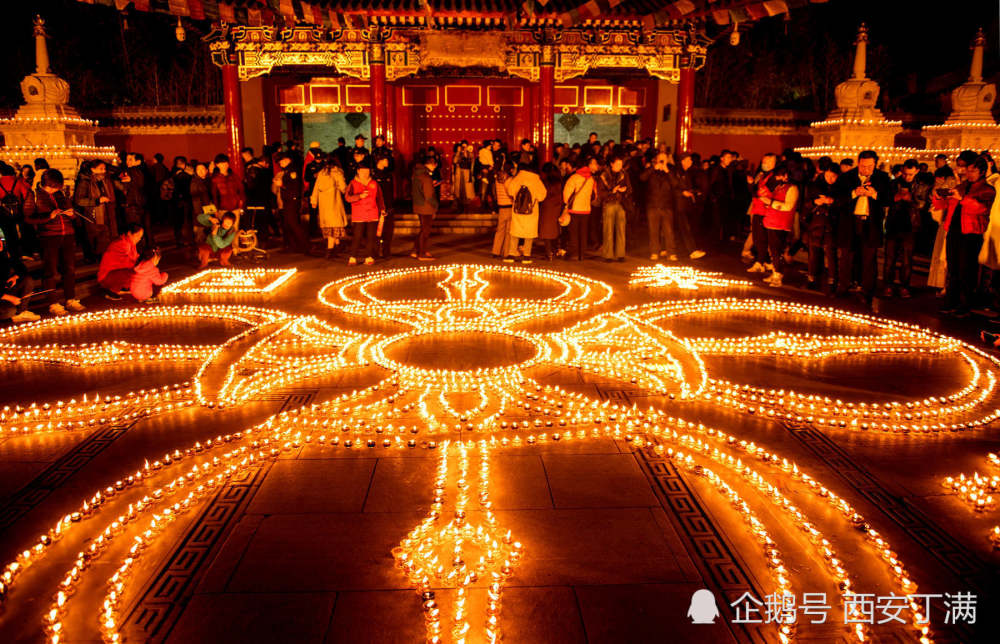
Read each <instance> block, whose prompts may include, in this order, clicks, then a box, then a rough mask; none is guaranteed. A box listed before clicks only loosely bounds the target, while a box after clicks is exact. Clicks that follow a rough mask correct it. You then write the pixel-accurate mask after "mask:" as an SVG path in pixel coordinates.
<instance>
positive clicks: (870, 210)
mask: <svg viewBox="0 0 1000 644" xmlns="http://www.w3.org/2000/svg"><path fill="white" fill-rule="evenodd" d="M877 165H878V155H877V154H876V153H875V152H874V150H865V151H864V152H862V153H861V154H859V155H858V163H857V165H856V166H855V167H854V168H852V169H851V170H849V171H847V172H845V173H844V174H842V175H840V178H839V179H837V183H836V184H835V185H834V204H833V205H834V212H835V213H836V217H837V264H838V269H839V271H838V272H839V273H840V276H839V279H838V280H837V295H838V296H843V295H846V293H847V289H848V288H850V286H851V272H852V268H853V267H854V259H855V257H860V259H861V293H862V295H863V296H864V299H865V302H866V303H868V304H871V301H872V297H873V296H874V294H875V281H876V278H877V277H878V250H879V248H881V246H882V224H883V222H884V221H885V211H886V209H887V208H888V206H889V205H890V204H891V203H892V186H891V184H890V181H889V175H887V174H886V173H885V172H882V171H881V170H877V169H876V166H877Z"/></svg>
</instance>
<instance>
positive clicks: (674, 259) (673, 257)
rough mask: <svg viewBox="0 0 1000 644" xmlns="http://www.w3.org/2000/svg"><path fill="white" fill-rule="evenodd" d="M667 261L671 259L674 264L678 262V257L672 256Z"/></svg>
mask: <svg viewBox="0 0 1000 644" xmlns="http://www.w3.org/2000/svg"><path fill="white" fill-rule="evenodd" d="M667 259H669V260H670V261H672V262H676V261H677V255H671V256H670V257H668V258H667Z"/></svg>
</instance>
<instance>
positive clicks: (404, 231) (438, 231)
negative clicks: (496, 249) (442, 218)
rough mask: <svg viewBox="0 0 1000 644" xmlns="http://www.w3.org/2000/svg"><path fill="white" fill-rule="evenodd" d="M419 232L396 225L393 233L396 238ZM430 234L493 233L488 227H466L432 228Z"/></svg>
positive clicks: (410, 227) (416, 229)
mask: <svg viewBox="0 0 1000 644" xmlns="http://www.w3.org/2000/svg"><path fill="white" fill-rule="evenodd" d="M419 232H420V228H419V227H412V226H399V225H398V224H397V225H396V230H395V232H394V233H393V234H394V235H397V236H402V235H416V234H417V233H419ZM431 232H432V234H441V235H482V234H485V233H489V232H493V228H491V227H489V226H480V227H468V226H434V227H433V228H431Z"/></svg>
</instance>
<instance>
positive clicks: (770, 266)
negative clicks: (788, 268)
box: [764, 264, 774, 271]
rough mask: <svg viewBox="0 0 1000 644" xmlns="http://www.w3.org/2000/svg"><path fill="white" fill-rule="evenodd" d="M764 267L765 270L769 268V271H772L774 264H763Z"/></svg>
mask: <svg viewBox="0 0 1000 644" xmlns="http://www.w3.org/2000/svg"><path fill="white" fill-rule="evenodd" d="M764 268H765V269H767V270H769V271H773V270H774V264H764Z"/></svg>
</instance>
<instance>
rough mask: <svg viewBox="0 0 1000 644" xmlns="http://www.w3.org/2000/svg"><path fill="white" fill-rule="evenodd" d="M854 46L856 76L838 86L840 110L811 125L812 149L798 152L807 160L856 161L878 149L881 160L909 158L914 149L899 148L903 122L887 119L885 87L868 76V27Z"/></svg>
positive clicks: (863, 27) (837, 94)
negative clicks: (881, 105)
mask: <svg viewBox="0 0 1000 644" xmlns="http://www.w3.org/2000/svg"><path fill="white" fill-rule="evenodd" d="M854 44H855V50H854V74H853V76H852V77H851V78H849V79H847V80H846V81H844V82H843V83H841V84H839V85H837V89H836V99H837V107H836V109H834V110H833V111H831V112H830V114H829V115H828V116H827V118H826V120H823V121H817V122H815V123H811V124H810V126H809V133H810V134H812V137H813V145H812V147H808V148H797V150H798V151H799V152H801V153H802V154H803V155H804V156H807V157H811V158H818V157H822V156H829V157H831V158H833V159H836V160H840V159H843V158H848V157H849V158H855V157H857V155H858V153H859V152H861V151H862V150H875V151H876V152H877V153H878V155H879V157H880V158H881V159H883V160H885V161H890V162H894V161H895V159H896V157H900V156H902V157H903V158H906V156H908V155H912V154H913V152H914V150H912V149H909V148H897V147H896V146H895V139H896V135H897V134H899V133H900V132H901V131H902V129H903V128H902V126H903V123H902V121H889V120H887V119H886V118H885V117H884V116H883V115H882V112H881V110H879V109H878V107H876V105H877V104H878V95H879V93H880V92H881V88H880V87H879V84H878V83H877V82H875V81H874V80H872V79H871V78H868V75H867V70H866V68H867V55H868V28H867V27H865V25H864V24H862V25H861V27H860V28H859V29H858V37H857V40H855V41H854Z"/></svg>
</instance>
